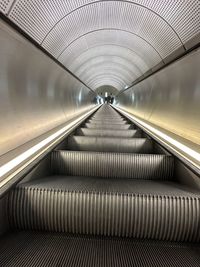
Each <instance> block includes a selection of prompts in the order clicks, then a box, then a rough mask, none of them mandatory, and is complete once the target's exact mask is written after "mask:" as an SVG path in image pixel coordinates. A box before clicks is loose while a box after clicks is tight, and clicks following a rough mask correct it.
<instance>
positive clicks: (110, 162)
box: [51, 150, 174, 180]
mask: <svg viewBox="0 0 200 267" xmlns="http://www.w3.org/2000/svg"><path fill="white" fill-rule="evenodd" d="M51 167H52V171H53V173H55V174H65V175H72V176H94V177H105V178H135V179H152V180H157V179H160V180H166V179H167V180H170V179H172V178H173V173H174V159H173V157H171V156H166V155H149V154H146V155H144V154H125V153H122V154H120V153H103V152H87V151H62V150H61V151H54V152H52V153H51Z"/></svg>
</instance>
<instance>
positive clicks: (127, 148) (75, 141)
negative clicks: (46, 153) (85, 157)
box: [67, 136, 153, 153]
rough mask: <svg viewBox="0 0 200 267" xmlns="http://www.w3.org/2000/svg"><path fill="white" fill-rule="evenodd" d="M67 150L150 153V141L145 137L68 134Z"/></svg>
mask: <svg viewBox="0 0 200 267" xmlns="http://www.w3.org/2000/svg"><path fill="white" fill-rule="evenodd" d="M67 149H68V150H82V151H99V152H121V153H122V152H123V153H124V152H126V153H152V150H153V145H152V141H151V140H149V139H147V138H128V139H125V138H117V137H116V138H112V137H93V136H70V137H69V138H68V143H67Z"/></svg>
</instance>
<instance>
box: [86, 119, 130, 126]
mask: <svg viewBox="0 0 200 267" xmlns="http://www.w3.org/2000/svg"><path fill="white" fill-rule="evenodd" d="M87 123H92V124H121V125H123V124H128V122H127V121H116V120H89V121H87Z"/></svg>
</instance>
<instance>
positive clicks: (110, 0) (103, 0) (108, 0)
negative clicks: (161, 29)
mask: <svg viewBox="0 0 200 267" xmlns="http://www.w3.org/2000/svg"><path fill="white" fill-rule="evenodd" d="M115 1H116V2H121V3H128V4H131V5H136V6H140V7H142V8H145V9H147V10H149V11H150V12H152V13H154V14H155V15H157V16H158V17H159V18H161V19H162V20H163V21H164V22H165V23H166V24H167V25H168V26H169V27H170V28H171V29H172V31H173V32H174V33H175V35H176V36H177V37H178V39H179V41H180V42H181V44H182V45H184V44H183V42H182V40H181V38H180V36H179V35H178V33H177V32H176V31H175V29H174V28H173V27H172V26H171V24H170V23H169V22H167V21H166V20H165V19H164V18H163V17H162V16H160V15H159V14H158V13H156V12H155V11H153V10H152V9H150V8H148V7H146V6H144V5H141V4H138V3H135V2H134V3H133V2H130V1H128V0H124V1H121V0H115ZM102 2H104V3H107V2H114V1H113V0H100V1H94V2H92V3H87V4H85V5H82V6H80V7H78V8H76V9H74V10H72V11H70V12H69V13H68V14H66V15H65V16H64V17H62V18H61V19H60V20H59V21H57V22H56V23H55V25H54V26H53V27H52V28H51V29H50V30H49V31H48V33H47V34H46V35H45V37H44V38H43V40H42V42H41V45H42V44H43V43H44V41H45V39H46V38H47V36H48V35H49V34H50V32H51V31H52V30H53V29H54V28H55V27H56V26H57V25H58V23H59V22H60V21H62V20H63V19H64V18H66V17H67V16H69V15H70V14H72V13H73V12H76V11H77V10H79V9H81V8H84V7H86V6H89V5H94V4H98V3H102Z"/></svg>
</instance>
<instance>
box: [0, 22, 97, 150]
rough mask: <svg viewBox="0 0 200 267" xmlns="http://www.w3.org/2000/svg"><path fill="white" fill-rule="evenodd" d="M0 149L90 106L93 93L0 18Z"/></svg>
mask: <svg viewBox="0 0 200 267" xmlns="http://www.w3.org/2000/svg"><path fill="white" fill-rule="evenodd" d="M0 59H1V61H0V155H2V154H4V153H6V152H8V151H9V150H11V149H14V148H16V147H18V146H20V145H22V144H24V143H26V142H28V141H30V140H32V139H33V138H36V137H37V136H39V135H41V134H43V133H45V132H47V131H49V130H51V129H53V128H55V127H57V126H59V125H61V124H62V123H64V122H66V121H68V120H70V119H73V118H74V117H75V116H78V115H79V114H82V113H83V112H84V111H86V110H89V109H91V108H92V107H93V106H94V102H93V100H94V98H95V93H94V92H93V91H91V90H89V89H88V88H87V87H86V86H85V85H84V84H82V83H81V82H80V81H78V80H77V79H76V78H74V77H73V76H72V75H71V74H69V73H68V72H66V71H65V70H64V69H63V68H62V67H60V66H59V65H58V64H56V63H55V62H54V61H53V60H51V59H50V58H49V57H48V56H47V55H45V54H44V53H43V52H42V51H40V50H39V49H38V48H36V47H35V46H34V45H32V44H31V43H30V42H29V41H27V40H26V39H25V38H23V37H22V36H21V35H19V34H18V33H17V32H15V31H14V30H12V29H11V28H10V27H9V26H7V25H6V24H5V23H3V22H2V21H0Z"/></svg>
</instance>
